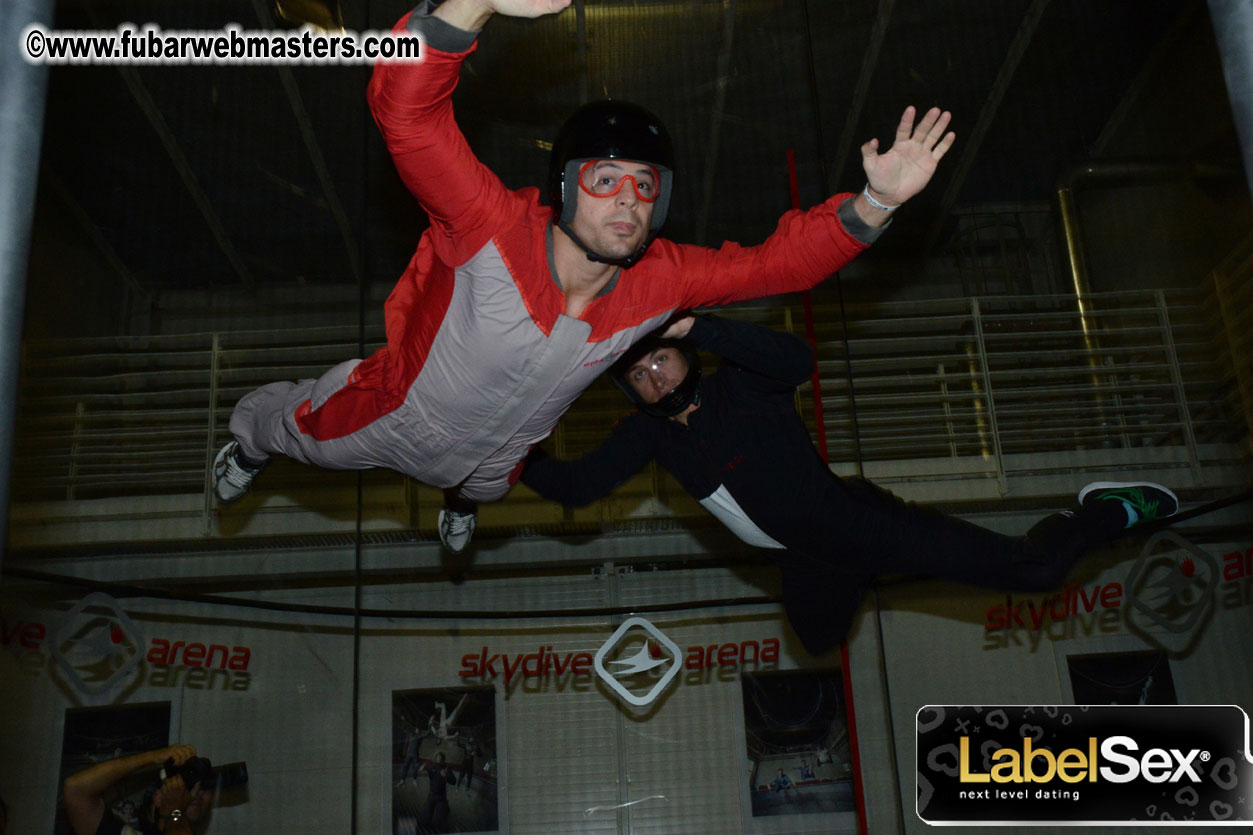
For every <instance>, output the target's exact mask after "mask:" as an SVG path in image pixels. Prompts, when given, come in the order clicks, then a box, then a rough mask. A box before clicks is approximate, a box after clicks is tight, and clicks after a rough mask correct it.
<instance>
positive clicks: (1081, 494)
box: [1079, 481, 1179, 519]
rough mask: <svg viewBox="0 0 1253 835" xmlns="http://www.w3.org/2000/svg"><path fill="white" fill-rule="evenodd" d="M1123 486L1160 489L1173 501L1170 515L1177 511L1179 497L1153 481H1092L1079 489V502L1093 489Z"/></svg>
mask: <svg viewBox="0 0 1253 835" xmlns="http://www.w3.org/2000/svg"><path fill="white" fill-rule="evenodd" d="M1124 487H1152V488H1153V489H1154V490H1161V491H1162V492H1163V493H1165V494H1166V495H1167V496H1170V498H1171V501H1173V502H1174V503H1175V511H1174V513H1171V514H1170V516H1174V515H1175V513H1178V512H1179V497H1178V496H1176V495H1175V493H1174V491H1173V490H1171V489H1170V488H1168V487H1163V486H1162V485H1160V484H1158V483H1156V482H1153V481H1094V482H1092V483H1091V484H1089V485H1088V486H1087V487H1084V488H1083V489H1082V490H1080V491H1079V504H1083V498H1084V496H1087V495H1088V494H1089V493H1091V492H1092V491H1094V490H1121V489H1122V488H1124ZM1170 516H1159V517H1158V518H1159V519H1169V518H1170Z"/></svg>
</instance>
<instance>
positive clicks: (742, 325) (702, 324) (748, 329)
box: [685, 315, 813, 389]
mask: <svg viewBox="0 0 1253 835" xmlns="http://www.w3.org/2000/svg"><path fill="white" fill-rule="evenodd" d="M685 339H686V340H687V341H688V342H690V343H691V344H692V345H694V346H695V347H696V348H698V349H700V350H703V351H710V352H712V353H715V354H717V355H718V356H720V357H722V358H723V359H724V360H725V361H727V362H729V363H731V364H732V365H734V366H736V367H738V368H740V369H743V370H744V371H751V372H752V373H754V374H756V375H758V376H760V377H764V378H766V379H767V380H769V381H772V382H774V383H776V384H778V383H782V384H783V385H782V386H777V385H776V386H775V387H782V388H788V389H792V388H795V387H796V386H799V385H800V384H802V383H804V382H805V381H806V380H808V379H809V377H810V374H811V373H812V371H813V353H812V352H811V351H810V349H809V345H808V343H806V342H804V341H802V340H801V339H799V338H797V337H795V336H792V335H791V334H788V333H780V332H778V331H772V330H770V329H769V328H763V327H761V326H760V325H750V324H748V323H747V322H736V321H734V320H732V319H720V318H718V317H717V316H709V315H705V316H697V317H696V320H695V321H694V322H693V323H692V329H691V330H690V331H688V334H687V336H686V337H685Z"/></svg>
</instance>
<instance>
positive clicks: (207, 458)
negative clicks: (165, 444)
mask: <svg viewBox="0 0 1253 835" xmlns="http://www.w3.org/2000/svg"><path fill="white" fill-rule="evenodd" d="M221 348H222V344H221V338H220V336H219V334H218V333H217V332H216V331H215V332H214V334H213V342H212V345H211V346H210V348H209V426H208V430H207V431H206V433H205V436H206V437H205V444H204V535H205V536H211V535H212V534H213V505H214V501H213V456H214V453H215V451H216V444H214V441H215V440H216V434H217V411H218V354H219V353H220V351H221Z"/></svg>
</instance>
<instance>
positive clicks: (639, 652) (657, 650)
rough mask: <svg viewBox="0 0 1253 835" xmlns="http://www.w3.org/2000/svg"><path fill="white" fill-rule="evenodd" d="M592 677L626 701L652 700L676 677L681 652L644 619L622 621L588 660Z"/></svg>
mask: <svg viewBox="0 0 1253 835" xmlns="http://www.w3.org/2000/svg"><path fill="white" fill-rule="evenodd" d="M592 665H593V667H595V669H596V675H598V676H600V677H601V680H603V681H604V682H605V684H607V685H609V687H610V688H611V689H612V690H613V692H614V693H617V694H618V696H619V697H620V698H621V699H623V700H624V701H626V702H630V703H631V704H633V705H647V704H652V703H653V702H654V701H656V699H657V697H658V696H660V695H661V694H662V693H663V692H664V691H665V689H666V688H667V687H668V686H669V685H670V682H671V681H673V680H674V677H675V676H677V675H678V674H679V668H680V667H681V666H683V651H682V650H680V649H679V646H678V644H676V643H675V642H674V641H672V640H670V639H669V638H668V637H666V635H665V633H663V632H662V631H661V630H660V629H658V628H657V627H655V626H653V625H652V624H651V623H649V622H648V621H647V620H645V619H644V618H640V617H634V618H628V619H627V620H625V621H624V622H623V623H622V625H621V626H619V627H618V628H617V629H616V630H614V633H613V634H612V635H610V636H609V640H607V641H605V643H604V644H602V645H601V648H600V649H598V650H596V657H595V658H594V659H593V660H592Z"/></svg>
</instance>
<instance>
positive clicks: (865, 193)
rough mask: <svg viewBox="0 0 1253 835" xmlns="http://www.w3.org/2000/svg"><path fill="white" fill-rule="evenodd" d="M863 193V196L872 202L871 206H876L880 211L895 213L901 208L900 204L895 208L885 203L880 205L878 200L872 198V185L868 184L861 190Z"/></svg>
mask: <svg viewBox="0 0 1253 835" xmlns="http://www.w3.org/2000/svg"><path fill="white" fill-rule="evenodd" d="M861 193H862V196H863V197H865V198H866V200H868V201H869V202H870V205H871V206H874V207H875V208H876V209H879V210H880V211H884V212H894V211H896V210H897V209H899V208H900V207H901V204H900V203H897V204H896V205H895V206H888V205H886V204H884V203H880V202H879V201H878V200H875V199H874V198H873V197H871V196H870V183H866V187H865V188H863V189H862V190H861Z"/></svg>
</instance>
